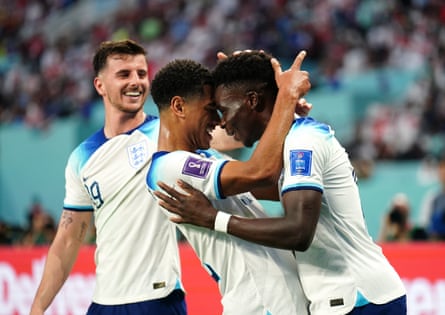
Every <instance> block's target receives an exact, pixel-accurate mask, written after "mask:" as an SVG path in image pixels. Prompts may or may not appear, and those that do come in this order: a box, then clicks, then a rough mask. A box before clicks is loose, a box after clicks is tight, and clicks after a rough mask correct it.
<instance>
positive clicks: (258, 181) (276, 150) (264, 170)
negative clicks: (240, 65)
mask: <svg viewBox="0 0 445 315" xmlns="http://www.w3.org/2000/svg"><path fill="white" fill-rule="evenodd" d="M305 56H306V52H304V51H302V52H300V53H299V54H298V55H297V57H296V58H295V60H294V63H293V64H292V66H291V67H290V68H289V69H288V70H286V71H284V72H283V71H282V70H281V66H280V64H279V63H278V60H276V59H274V58H273V59H272V60H271V63H272V67H273V69H274V72H275V80H276V82H277V85H278V88H279V91H278V95H277V98H276V101H275V106H274V110H273V113H272V116H271V118H270V121H269V123H268V125H267V127H266V130H265V131H264V134H263V135H262V137H261V139H260V141H259V142H258V145H257V147H256V149H255V151H254V152H253V153H252V156H251V157H250V159H249V160H248V161H245V162H242V161H231V162H228V163H227V164H226V165H225V166H224V168H223V169H222V172H221V177H220V182H221V186H222V191H223V194H224V195H225V196H230V195H235V194H238V193H241V192H245V191H250V190H252V189H255V188H259V187H265V186H269V185H273V184H274V183H275V182H276V180H277V179H278V176H279V172H280V170H281V167H282V157H281V155H282V150H283V144H284V138H285V136H286V134H287V132H288V131H289V128H290V126H291V124H292V121H293V119H294V112H295V104H297V103H298V100H299V99H300V98H301V97H302V96H304V95H305V94H306V93H307V91H308V90H309V89H310V87H311V84H310V81H309V74H308V72H306V71H302V70H300V68H301V64H302V62H303V60H304V57H305Z"/></svg>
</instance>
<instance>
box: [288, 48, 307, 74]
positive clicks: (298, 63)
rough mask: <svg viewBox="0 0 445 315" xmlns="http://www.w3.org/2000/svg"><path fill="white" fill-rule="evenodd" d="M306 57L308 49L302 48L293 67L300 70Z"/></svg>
mask: <svg viewBox="0 0 445 315" xmlns="http://www.w3.org/2000/svg"><path fill="white" fill-rule="evenodd" d="M304 57H306V51H305V50H302V51H300V52H299V53H298V55H297V57H295V60H294V63H293V64H292V66H291V68H292V69H298V70H300V68H301V64H302V63H303V60H304Z"/></svg>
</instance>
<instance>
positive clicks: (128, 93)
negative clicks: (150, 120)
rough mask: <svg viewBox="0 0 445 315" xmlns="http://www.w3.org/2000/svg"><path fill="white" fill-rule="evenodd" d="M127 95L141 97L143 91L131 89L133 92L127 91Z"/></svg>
mask: <svg viewBox="0 0 445 315" xmlns="http://www.w3.org/2000/svg"><path fill="white" fill-rule="evenodd" d="M124 95H125V96H130V97H139V96H141V95H142V92H140V91H131V92H125V93H124Z"/></svg>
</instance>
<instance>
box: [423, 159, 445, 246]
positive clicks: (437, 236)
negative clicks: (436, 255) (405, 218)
mask: <svg viewBox="0 0 445 315" xmlns="http://www.w3.org/2000/svg"><path fill="white" fill-rule="evenodd" d="M437 176H438V180H439V185H440V188H439V191H435V192H434V193H431V192H430V193H428V194H427V196H426V197H425V201H424V205H423V208H422V209H421V213H420V221H421V224H423V225H424V226H425V229H426V230H427V232H428V234H429V237H430V239H432V240H442V241H444V240H445V154H443V155H442V157H441V158H440V159H439V161H438V165H437Z"/></svg>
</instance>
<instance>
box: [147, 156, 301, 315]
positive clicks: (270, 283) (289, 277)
mask: <svg viewBox="0 0 445 315" xmlns="http://www.w3.org/2000/svg"><path fill="white" fill-rule="evenodd" d="M205 153H206V155H207V157H205V156H203V154H205ZM205 153H204V152H203V154H201V155H198V154H195V153H190V152H186V151H175V152H171V153H168V152H158V153H156V154H155V155H154V156H153V161H152V164H151V168H150V170H149V173H148V176H147V185H148V188H149V189H151V190H156V189H159V187H158V186H157V185H156V183H157V181H159V180H161V181H163V182H165V183H167V184H169V185H174V184H175V183H176V181H177V179H182V180H184V181H186V182H188V183H189V184H191V185H193V186H194V187H195V188H197V189H199V190H201V191H203V192H204V193H205V194H206V195H207V196H208V197H209V199H211V201H212V203H213V205H214V206H215V207H216V208H217V209H219V210H222V211H225V212H228V213H232V214H234V215H240V216H245V217H265V216H266V214H265V212H264V210H263V209H262V207H261V205H260V203H259V202H258V201H257V200H256V199H255V198H254V197H253V196H252V195H251V194H250V193H243V194H239V195H236V196H231V197H227V198H223V196H222V195H221V185H220V181H219V175H220V172H221V169H222V167H223V166H224V164H225V163H226V162H227V161H228V160H227V159H226V158H223V159H221V157H222V155H220V154H218V153H217V152H215V151H213V150H208V151H206V152H205ZM210 153H211V154H212V155H214V156H215V155H217V156H218V158H215V157H210V156H209V155H210ZM221 198H222V199H221ZM164 211H165V213H166V214H167V215H172V214H169V213H168V212H167V211H166V210H164ZM178 228H179V230H180V231H181V232H182V233H183V235H184V236H185V238H186V239H187V240H188V242H189V243H190V245H191V246H192V247H193V249H194V250H195V253H196V254H197V256H198V257H199V259H200V261H201V262H202V264H203V266H204V267H205V268H206V269H207V270H208V272H209V273H210V275H211V276H212V277H213V278H214V279H215V280H216V281H217V283H218V287H219V290H220V292H221V295H222V299H221V303H222V305H223V314H225V315H232V314H236V315H238V314H243V315H259V314H269V315H270V314H272V315H287V314H289V315H290V314H307V300H306V298H305V297H304V294H303V292H302V289H301V285H300V281H299V278H298V270H297V264H296V262H295V258H294V256H293V255H292V253H291V252H290V251H285V250H280V249H274V248H270V247H265V246H260V245H257V244H254V243H251V242H247V241H244V240H242V239H240V238H237V237H234V236H231V235H229V234H226V233H221V232H215V231H214V230H209V229H206V228H202V227H197V226H194V225H189V224H179V225H178Z"/></svg>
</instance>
